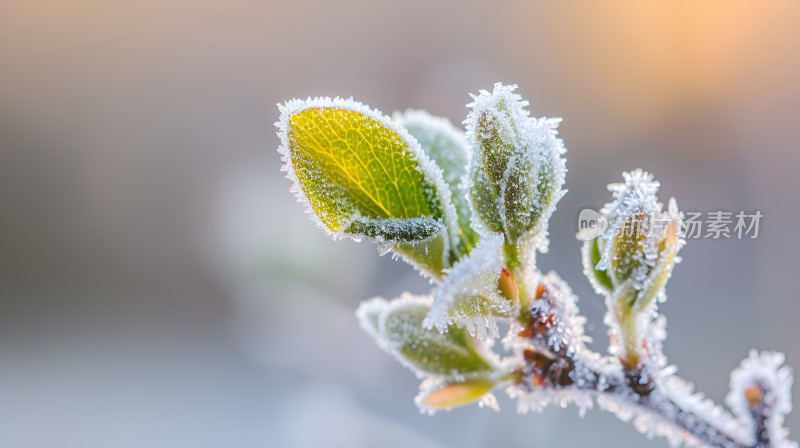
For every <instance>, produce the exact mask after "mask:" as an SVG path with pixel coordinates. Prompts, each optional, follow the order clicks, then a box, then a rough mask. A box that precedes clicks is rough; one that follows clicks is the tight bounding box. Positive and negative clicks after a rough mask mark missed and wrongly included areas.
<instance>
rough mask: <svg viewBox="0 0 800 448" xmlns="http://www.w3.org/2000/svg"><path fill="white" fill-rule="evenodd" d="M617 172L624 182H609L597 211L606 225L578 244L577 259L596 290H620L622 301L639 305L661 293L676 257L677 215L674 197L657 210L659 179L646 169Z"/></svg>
mask: <svg viewBox="0 0 800 448" xmlns="http://www.w3.org/2000/svg"><path fill="white" fill-rule="evenodd" d="M623 177H624V179H625V182H624V183H621V184H611V185H609V190H610V191H611V192H612V193H613V195H614V200H613V201H611V202H609V203H608V204H606V205H605V207H603V209H602V210H601V211H600V213H601V214H602V215H603V216H604V217H605V218H606V219H607V220H608V222H609V223H610V226H609V228H608V229H607V230H606V232H605V233H604V234H602V235H600V236H599V237H597V238H595V239H594V240H591V241H587V242H585V243H584V249H583V258H584V264H585V267H586V269H585V271H586V274H587V276H588V277H589V279H590V280H591V281H592V284H593V285H594V286H595V289H596V290H597V291H598V292H600V293H602V294H606V295H609V294H611V295H614V296H618V297H619V296H623V295H624V296H625V297H626V305H627V306H629V307H634V306H635V307H636V308H637V309H639V310H643V309H645V308H647V307H648V306H649V305H651V304H652V303H653V301H654V299H655V298H656V297H659V296H662V292H663V289H664V285H665V284H666V281H667V279H668V278H669V276H670V274H671V273H672V267H673V266H674V264H675V263H676V262H677V261H679V259H678V257H677V253H678V251H679V250H680V248H681V247H682V246H683V244H684V243H685V241H684V240H683V239H682V238H681V237H680V232H681V228H682V226H683V215H682V213H680V212H679V211H678V205H677V203H676V202H675V199H670V201H669V205H668V207H667V210H666V211H664V210H662V209H663V206H662V204H661V203H660V202H658V199H657V197H656V193H657V192H658V188H659V186H660V184H659V182H658V181H656V180H654V179H653V176H652V175H651V174H649V173H647V172H645V171H642V170H636V171H632V172H627V173H623ZM662 298H663V296H662Z"/></svg>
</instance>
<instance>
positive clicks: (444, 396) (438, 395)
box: [414, 375, 500, 415]
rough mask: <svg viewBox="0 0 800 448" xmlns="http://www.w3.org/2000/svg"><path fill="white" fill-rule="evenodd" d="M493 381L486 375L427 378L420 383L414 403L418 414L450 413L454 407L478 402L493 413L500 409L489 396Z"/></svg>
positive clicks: (490, 395) (491, 396) (493, 384)
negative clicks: (417, 408) (418, 410)
mask: <svg viewBox="0 0 800 448" xmlns="http://www.w3.org/2000/svg"><path fill="white" fill-rule="evenodd" d="M495 384H496V383H495V381H494V380H492V379H490V378H489V377H488V376H486V375H471V376H470V377H469V378H463V377H461V378H427V379H425V380H423V381H422V383H421V384H420V387H419V393H418V394H417V396H416V397H415V398H414V403H415V404H416V405H417V407H419V409H420V412H422V413H424V414H428V415H433V414H434V413H435V412H436V411H450V410H452V409H453V408H455V407H459V406H464V405H467V404H470V403H475V402H478V405H479V406H480V407H484V406H488V407H490V408H492V409H494V410H495V411H499V410H500V408H499V407H498V405H497V400H496V399H495V397H494V395H492V394H491V390H492V389H493V388H494V386H495Z"/></svg>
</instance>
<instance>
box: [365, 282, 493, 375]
mask: <svg viewBox="0 0 800 448" xmlns="http://www.w3.org/2000/svg"><path fill="white" fill-rule="evenodd" d="M430 304H431V297H430V296H424V297H415V296H412V295H410V294H404V295H403V296H402V297H400V298H399V299H395V300H393V301H391V302H385V305H384V310H383V312H381V313H380V315H379V318H378V343H379V345H381V347H382V348H383V349H384V350H386V351H387V352H389V353H391V354H393V355H394V356H395V357H396V358H397V359H398V360H399V361H400V362H401V363H403V364H405V365H406V366H407V367H409V368H410V369H412V370H413V371H415V372H416V373H417V374H418V375H422V376H424V375H453V374H458V375H463V374H466V373H472V372H490V371H492V365H491V364H490V363H489V362H488V361H486V360H485V359H484V358H483V357H482V356H481V355H480V354H479V353H478V352H477V350H476V349H475V343H476V341H475V340H474V339H473V338H472V337H471V336H470V335H469V333H467V331H466V330H464V329H462V328H457V327H451V328H449V329H448V331H447V332H446V333H440V332H439V331H437V330H434V329H427V328H423V326H422V321H423V320H424V319H425V316H426V315H427V314H428V312H429V310H430ZM373 306H374V305H373ZM367 309H368V308H367ZM370 315H374V314H372V313H369V312H368V311H362V312H361V314H360V315H359V318H361V319H362V322H363V321H364V319H366V320H367V321H368V320H369V317H368V316H370ZM363 325H364V324H363V323H362V326H363ZM367 328H369V327H367Z"/></svg>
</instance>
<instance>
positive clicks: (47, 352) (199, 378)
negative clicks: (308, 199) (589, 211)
mask: <svg viewBox="0 0 800 448" xmlns="http://www.w3.org/2000/svg"><path fill="white" fill-rule="evenodd" d="M799 19H800V3H798V2H797V1H755V0H753V1H738V0H726V1H699V2H696V1H675V2H650V1H648V2H639V1H605V2H600V1H598V2H588V1H552V2H550V1H548V2H544V1H536V2H534V1H531V2H523V1H520V2H491V3H490V2H486V3H477V2H469V1H465V2H450V3H445V2H435V1H416V0H410V1H405V2H397V3H389V2H369V1H350V0H341V1H337V2H327V1H318V2H300V1H297V2H277V1H244V0H231V1H204V0H197V1H174V2H173V1H157V2H156V1H152V2H151V1H142V2H108V1H70V2H66V1H52V2H42V1H38V0H31V1H16V2H15V1H8V0H6V1H2V2H0V446H2V447H10V448H51V447H62V448H72V447H75V448H94V447H97V448H100V447H103V448H107V447H114V448H116V447H120V448H124V447H131V448H134V447H135V448H142V447H158V448H160V447H164V448H181V447H186V448H190V447H191V448H204V447H209V448H211V447H240V448H247V447H374V446H382V447H391V446H396V447H408V446H414V447H449V446H458V447H465V448H466V447H482V446H503V447H523V446H524V447H556V446H557V447H584V446H614V447H618V448H624V447H642V446H653V447H663V446H666V443H665V442H664V441H662V440H656V441H653V442H647V441H646V440H645V439H644V438H643V437H642V436H640V435H639V434H638V433H636V431H635V430H634V429H633V427H632V426H630V425H628V424H625V423H621V422H618V421H617V420H616V419H615V418H614V417H613V416H610V415H607V414H604V413H602V412H591V413H589V414H588V416H587V417H586V418H585V419H584V420H583V421H580V420H579V418H578V416H577V411H576V410H575V409H572V408H569V409H564V410H562V409H560V408H553V409H549V410H548V411H547V412H545V413H544V414H541V415H527V416H519V415H517V414H516V413H515V412H514V404H513V403H512V402H511V401H509V400H508V399H507V398H501V399H500V405H501V407H502V408H503V412H501V413H495V412H493V411H491V410H487V409H479V408H477V407H470V408H465V409H459V410H456V411H454V412H451V413H440V414H437V415H436V416H435V417H427V416H423V415H421V414H420V413H419V412H418V411H417V409H416V408H415V407H414V405H413V403H412V397H413V396H414V395H415V394H416V387H417V386H416V385H417V381H416V380H415V378H414V377H413V375H411V374H410V373H409V372H408V371H406V370H405V369H403V368H401V367H400V366H399V365H397V364H396V362H395V361H394V360H392V359H391V358H390V357H389V356H387V355H385V354H383V353H382V352H381V351H380V350H379V349H378V348H377V347H376V346H375V345H374V344H373V343H372V341H371V340H369V339H368V338H367V337H366V336H365V335H364V334H362V333H361V331H360V330H359V329H358V327H357V323H356V320H355V318H354V316H353V311H354V310H355V308H356V306H357V304H358V302H359V301H360V300H362V299H365V298H369V297H372V296H375V295H383V296H385V297H389V298H391V297H394V296H396V295H399V294H400V293H401V292H402V291H406V290H410V291H412V292H416V293H425V292H427V291H428V289H429V285H428V284H427V282H426V281H425V280H423V279H421V278H420V277H418V276H417V275H416V274H415V273H414V272H413V271H412V270H411V269H410V268H409V267H407V266H405V265H404V264H402V263H400V262H394V261H392V260H391V259H390V257H379V256H378V255H377V251H376V249H375V247H374V246H373V245H372V244H370V243H367V242H364V243H361V244H356V243H353V242H350V241H338V242H334V241H331V240H330V238H328V237H326V236H324V235H323V233H322V232H321V231H319V230H318V229H316V228H315V227H314V225H313V223H312V222H311V221H310V220H309V219H308V218H307V217H306V216H305V215H304V213H303V210H302V208H301V207H300V206H299V205H298V204H296V203H295V200H294V198H293V197H292V195H291V194H290V193H289V192H288V188H289V182H288V181H287V180H286V179H284V177H283V173H281V172H280V171H279V168H280V161H279V157H278V154H277V152H276V148H277V146H278V139H277V137H276V136H275V128H274V126H273V123H274V122H275V121H276V120H277V118H278V110H277V108H276V107H275V104H276V103H277V102H279V101H283V100H286V99H290V98H293V97H302V98H305V97H306V96H317V95H330V96H335V95H339V96H351V95H352V96H353V97H355V98H356V99H358V100H360V101H363V102H365V103H367V104H370V105H372V106H373V107H377V108H380V109H382V110H384V111H386V112H391V111H393V110H396V109H404V108H406V107H416V108H424V109H428V110H429V111H431V112H432V113H435V114H439V115H444V116H447V117H449V118H450V119H451V120H452V121H453V122H455V123H460V122H461V121H462V120H463V118H464V117H465V115H466V112H467V110H466V108H465V107H464V106H465V104H466V103H467V102H469V97H468V96H467V93H468V92H473V93H474V92H477V91H478V90H479V89H489V88H491V86H492V84H493V83H494V82H496V81H502V82H505V83H518V84H519V85H520V88H519V91H520V92H521V93H522V94H523V95H524V96H525V97H526V98H529V99H531V110H532V113H533V115H536V116H541V115H547V116H561V117H564V123H563V125H562V127H561V135H562V137H563V138H564V140H565V142H566V145H567V148H568V150H569V152H568V164H567V165H568V168H569V173H568V176H567V187H568V188H569V190H570V191H569V193H568V194H567V196H566V197H565V198H564V199H562V201H561V202H560V204H559V208H558V210H557V212H556V215H555V217H554V218H553V221H552V224H551V227H550V229H551V235H552V243H551V251H550V253H549V254H547V255H545V256H541V257H540V258H539V260H540V261H539V263H540V265H541V266H542V268H543V269H557V270H558V271H559V272H560V273H561V275H562V276H563V277H565V278H566V279H568V280H569V281H570V282H571V284H572V286H573V288H574V289H575V291H576V292H577V293H578V294H579V295H580V297H581V302H580V305H581V309H582V311H583V312H584V313H585V314H586V315H587V316H588V317H589V319H590V321H591V322H592V326H591V327H590V333H591V334H592V335H593V336H595V339H596V341H597V342H596V343H595V344H594V347H595V348H596V349H598V350H604V340H605V336H604V329H603V326H602V324H601V317H602V313H603V305H602V300H601V299H600V298H599V297H597V296H595V295H594V294H593V293H592V291H591V288H590V286H589V283H588V281H587V280H586V279H585V278H584V277H583V275H582V268H581V266H580V258H579V246H580V242H579V241H577V240H576V239H575V233H576V230H577V229H576V221H577V216H578V213H579V212H580V210H581V209H582V208H584V207H599V206H600V205H601V204H602V203H603V202H604V201H606V200H607V199H608V192H607V191H606V190H605V185H606V184H607V183H608V182H613V181H616V180H618V179H619V178H620V174H621V172H622V171H623V170H627V169H633V168H636V167H643V168H646V169H649V170H651V171H652V172H654V173H655V175H656V176H657V178H659V179H660V180H661V181H662V185H663V188H662V195H663V196H662V197H663V198H667V197H669V196H676V197H677V198H678V200H679V204H680V205H681V206H682V208H684V209H694V210H705V211H710V210H717V209H724V210H730V211H738V210H748V211H754V210H760V211H761V212H762V213H763V214H764V218H763V220H762V222H761V228H760V235H759V237H758V238H757V239H755V240H750V239H744V240H737V239H735V238H732V239H721V240H706V239H702V240H692V241H690V242H689V245H688V246H687V247H686V248H685V249H684V250H683V252H682V254H683V258H684V261H683V263H681V264H680V265H679V266H678V267H677V268H676V270H675V273H674V276H673V279H672V282H671V283H670V286H669V289H668V292H669V295H670V300H669V301H668V302H667V303H666V304H665V305H664V306H663V310H664V312H665V313H666V314H667V315H668V317H669V334H670V337H669V339H668V341H667V343H666V350H667V352H668V355H669V356H670V360H671V362H673V363H675V364H677V365H678V366H680V373H681V374H682V375H684V376H685V377H687V378H689V379H692V380H693V381H695V382H696V384H697V386H698V388H699V389H700V390H703V391H705V392H706V393H707V394H708V395H709V396H710V397H711V398H713V399H715V400H717V401H719V400H721V399H722V398H723V397H724V395H725V393H726V391H727V381H728V373H729V371H730V370H731V369H732V368H734V367H735V366H736V365H738V363H739V361H740V359H742V358H743V357H744V356H746V355H747V351H748V350H749V349H750V348H751V347H758V348H761V349H775V350H781V351H784V352H785V353H786V354H787V359H788V362H789V363H790V364H791V365H793V366H794V367H795V369H800V356H799V355H800V347H798V345H797V341H798V338H799V337H800V325H798V316H800V300H798V298H799V297H798V288H797V281H798V269H799V268H800V261H798V260H800V258H799V257H798V253H800V237H799V236H798V224H800V207H799V206H800V203H798V202H800V201H798V199H797V198H798V193H799V192H800V176H798V174H797V170H798V163H799V162H800V156H798V151H797V150H798V142H800V27H798V25H797V24H798V20H799ZM795 392H796V395H795V396H800V391H797V390H795ZM794 402H795V405H797V404H798V403H800V402H799V401H798V399H797V398H795V401H794ZM788 426H789V427H790V428H793V429H794V430H795V432H796V434H795V435H800V417H798V415H797V413H795V414H793V415H791V416H790V417H789V419H788Z"/></svg>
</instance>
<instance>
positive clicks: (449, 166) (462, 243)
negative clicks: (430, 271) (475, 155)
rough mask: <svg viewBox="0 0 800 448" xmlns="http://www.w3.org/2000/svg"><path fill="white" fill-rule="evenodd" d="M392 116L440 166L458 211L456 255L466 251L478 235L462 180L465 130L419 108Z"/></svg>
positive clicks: (466, 155) (466, 154) (465, 164)
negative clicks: (471, 225)
mask: <svg viewBox="0 0 800 448" xmlns="http://www.w3.org/2000/svg"><path fill="white" fill-rule="evenodd" d="M392 118H393V119H394V121H395V122H397V123H398V124H399V125H400V126H402V127H404V128H405V129H406V130H407V131H408V133H409V134H411V135H412V136H413V137H414V138H415V139H417V141H418V142H419V144H420V146H421V147H422V150H423V151H425V154H427V155H428V157H430V158H431V159H432V160H433V161H434V162H435V163H436V164H437V165H438V166H439V167H440V168H441V169H442V172H443V175H444V181H445V182H446V183H447V185H448V187H450V193H451V198H452V201H453V205H454V206H455V209H456V214H457V215H458V233H452V234H451V237H452V240H451V244H452V245H453V247H454V248H455V249H456V251H457V252H458V253H459V256H461V255H466V254H467V253H469V251H470V250H472V247H473V246H475V243H477V241H478V235H477V234H476V233H475V231H474V230H472V228H471V227H470V219H471V211H470V207H469V201H468V200H467V190H466V186H465V185H464V184H463V182H462V180H463V178H464V176H465V175H466V173H467V167H468V165H469V156H470V154H469V146H468V145H467V140H466V136H465V135H464V131H463V130H461V129H456V128H455V127H454V126H453V125H452V124H451V123H450V121H449V120H448V119H446V118H443V117H436V116H433V115H431V114H429V113H427V112H425V111H422V110H413V109H409V110H407V111H405V112H404V113H399V112H395V113H394V115H393V116H392Z"/></svg>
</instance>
